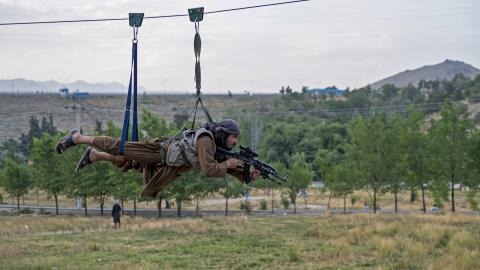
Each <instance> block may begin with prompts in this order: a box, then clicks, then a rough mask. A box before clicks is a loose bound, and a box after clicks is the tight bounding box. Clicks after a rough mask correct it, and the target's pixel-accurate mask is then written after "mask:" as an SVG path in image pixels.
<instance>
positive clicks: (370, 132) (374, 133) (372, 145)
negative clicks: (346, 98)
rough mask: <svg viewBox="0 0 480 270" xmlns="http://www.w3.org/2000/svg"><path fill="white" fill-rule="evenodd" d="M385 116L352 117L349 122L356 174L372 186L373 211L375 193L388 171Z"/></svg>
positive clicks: (389, 160) (387, 177)
mask: <svg viewBox="0 0 480 270" xmlns="http://www.w3.org/2000/svg"><path fill="white" fill-rule="evenodd" d="M385 122H386V121H385V116H382V115H381V116H376V117H372V118H360V117H358V118H355V119H353V120H352V121H350V122H349V126H348V131H349V135H350V140H351V145H350V148H349V150H348V151H347V152H350V154H351V155H352V159H353V160H355V166H356V168H358V174H359V177H360V178H361V179H364V180H366V181H365V186H367V187H370V188H372V189H373V209H374V213H376V209H377V194H378V193H379V192H383V190H382V188H383V187H384V184H385V182H386V181H387V180H388V179H389V177H390V174H391V167H392V164H391V162H392V160H391V159H390V156H389V144H390V143H391V142H390V141H388V139H387V136H386V132H385V130H386V129H387V126H386V123H385Z"/></svg>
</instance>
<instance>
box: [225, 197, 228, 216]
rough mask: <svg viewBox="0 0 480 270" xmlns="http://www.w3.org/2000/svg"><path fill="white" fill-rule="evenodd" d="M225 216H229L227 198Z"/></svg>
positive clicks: (226, 200)
mask: <svg viewBox="0 0 480 270" xmlns="http://www.w3.org/2000/svg"><path fill="white" fill-rule="evenodd" d="M225 216H228V197H227V196H225Z"/></svg>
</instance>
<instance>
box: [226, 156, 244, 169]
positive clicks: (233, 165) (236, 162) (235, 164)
mask: <svg viewBox="0 0 480 270" xmlns="http://www.w3.org/2000/svg"><path fill="white" fill-rule="evenodd" d="M225 162H226V163H227V166H228V168H229V169H235V168H237V167H238V165H239V164H240V162H242V161H241V160H239V159H236V158H229V159H227V160H226V161H225Z"/></svg>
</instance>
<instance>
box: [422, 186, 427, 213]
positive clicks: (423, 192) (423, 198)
mask: <svg viewBox="0 0 480 270" xmlns="http://www.w3.org/2000/svg"><path fill="white" fill-rule="evenodd" d="M422 205H423V213H427V207H426V206H425V187H424V186H423V183H422Z"/></svg>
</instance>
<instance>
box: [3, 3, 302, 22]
mask: <svg viewBox="0 0 480 270" xmlns="http://www.w3.org/2000/svg"><path fill="white" fill-rule="evenodd" d="M308 1H310V0H294V1H286V2H277V3H271V4H263V5H255V6H246V7H238V8H230V9H220V10H214V11H207V12H204V14H214V13H223V12H231V11H239V10H246V9H254V8H263V7H271V6H278V5H286V4H294V3H299V2H308ZM187 16H188V14H170V15H159V16H145V17H143V19H166V18H175V17H187ZM128 19H129V18H104V19H85V20H57V21H34V22H7V23H0V26H8V25H30V24H58V23H84V22H107V21H126V20H128Z"/></svg>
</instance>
